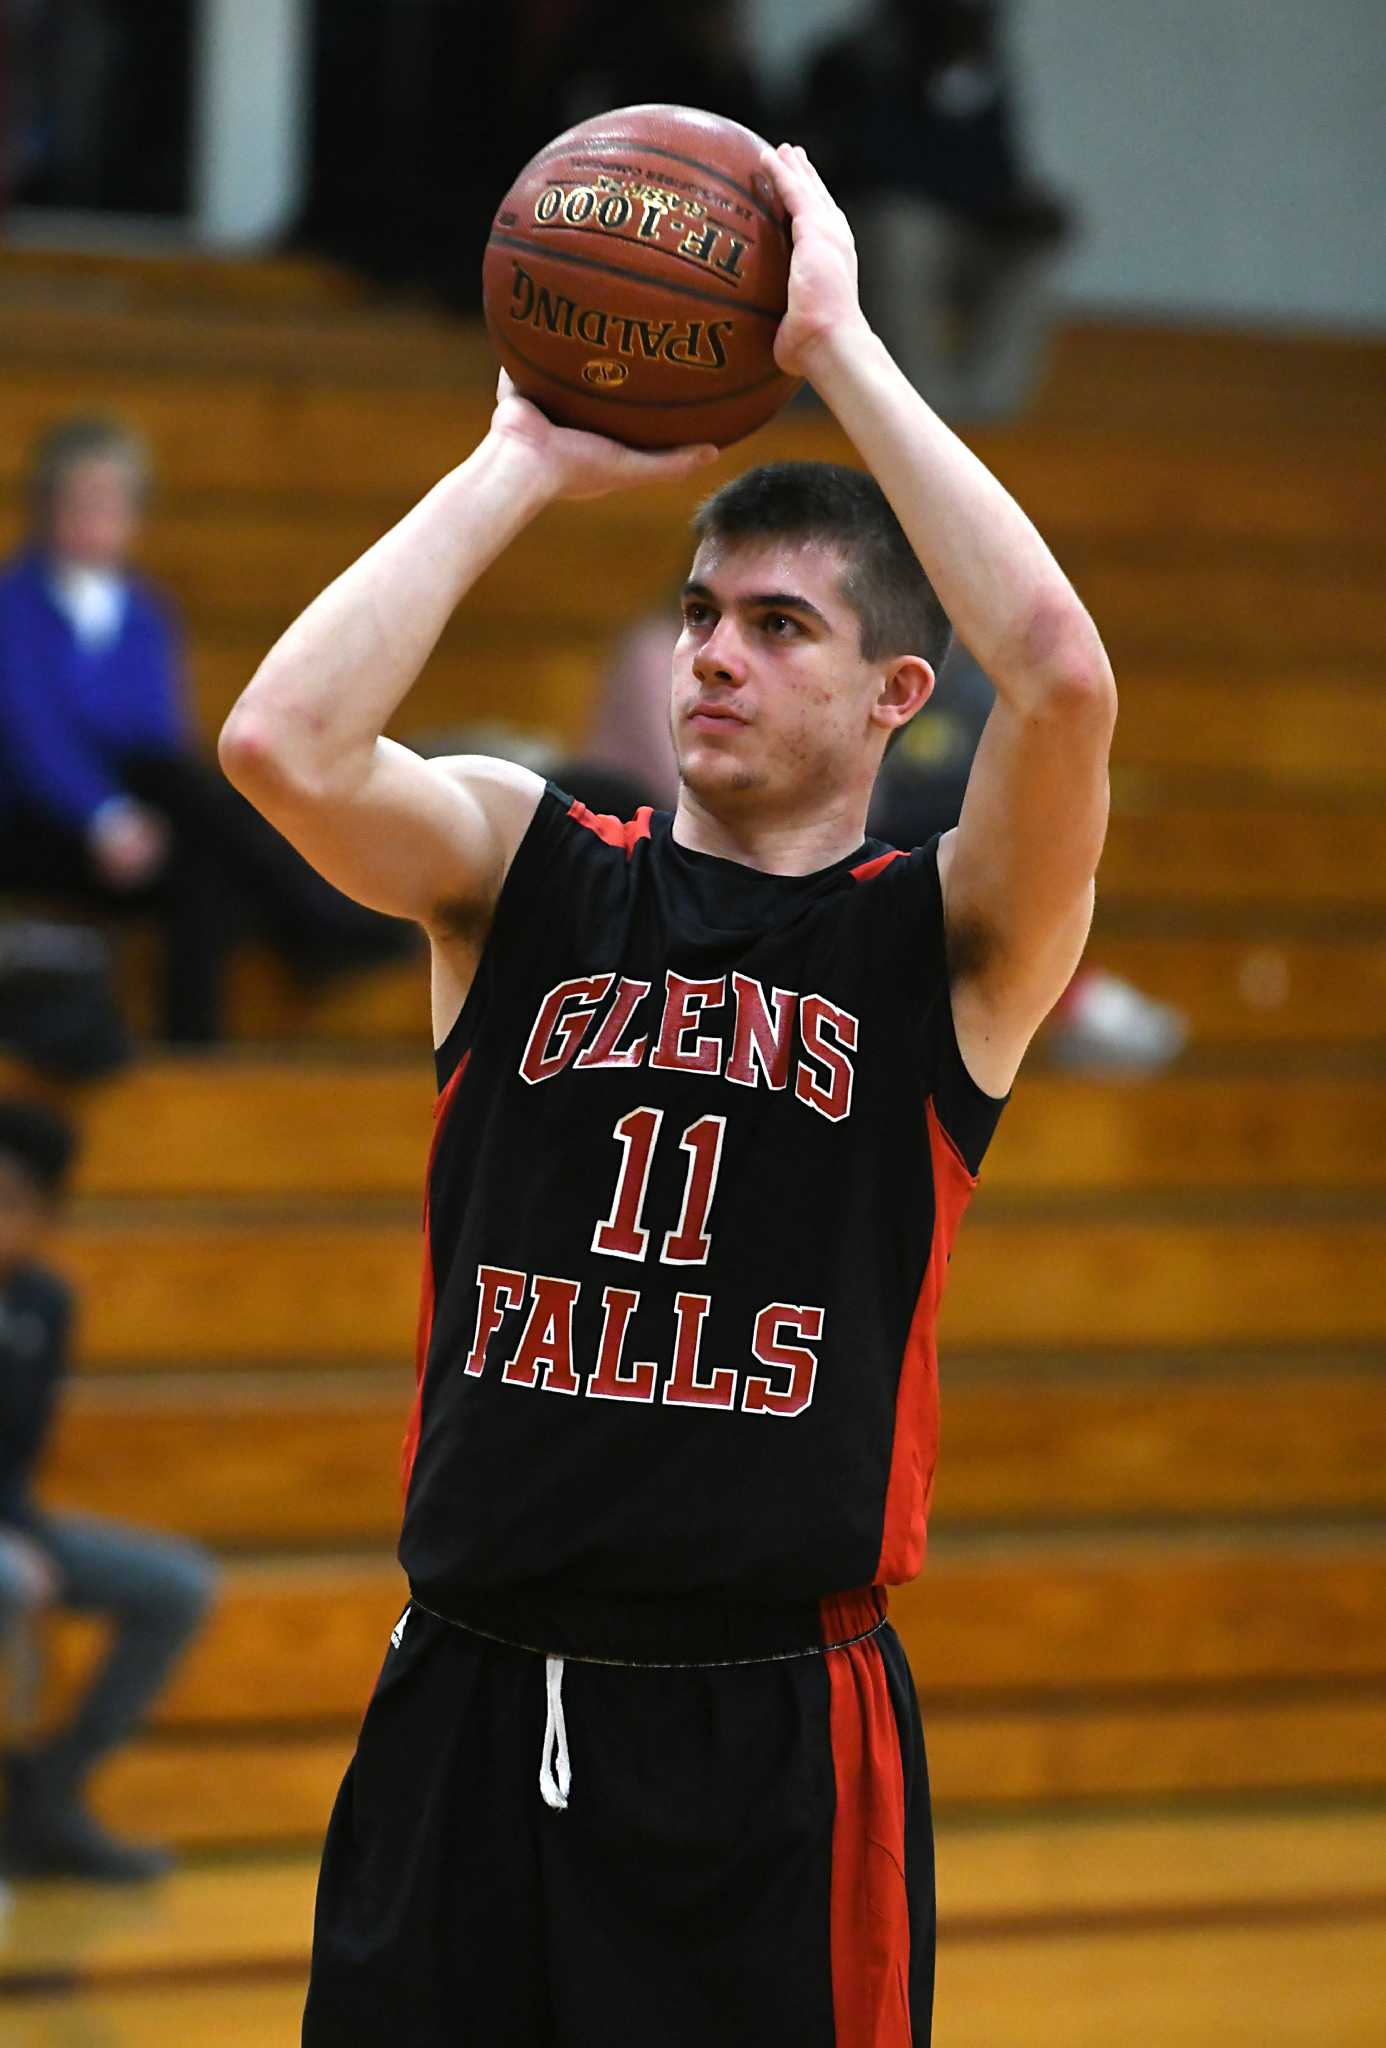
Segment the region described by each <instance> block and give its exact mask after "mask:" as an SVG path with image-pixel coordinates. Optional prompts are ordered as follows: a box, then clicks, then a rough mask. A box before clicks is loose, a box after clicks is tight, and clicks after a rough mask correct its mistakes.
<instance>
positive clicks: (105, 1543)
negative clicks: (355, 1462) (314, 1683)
mask: <svg viewBox="0 0 1386 2048" xmlns="http://www.w3.org/2000/svg"><path fill="white" fill-rule="evenodd" d="M74 1150H75V1138H74V1136H73V1133H72V1131H71V1129H70V1127H69V1126H68V1125H67V1123H66V1122H65V1121H64V1120H63V1119H62V1118H61V1117H59V1116H58V1115H57V1114H56V1113H55V1112H54V1111H52V1110H50V1109H47V1108H45V1107H43V1106H42V1105H41V1104H39V1103H33V1102H26V1101H13V1100H4V1101H0V1660H2V1661H7V1662H8V1663H9V1665H10V1667H11V1672H12V1670H13V1665H14V1662H15V1660H16V1658H17V1657H22V1656H23V1654H24V1651H25V1649H26V1647H27V1640H26V1639H27V1636H28V1633H29V1631H31V1630H32V1628H33V1627H34V1625H35V1622H36V1621H37V1618H38V1616H39V1615H40V1614H41V1613H42V1611H43V1610H44V1609H46V1608H48V1607H50V1606H58V1607H67V1608H72V1609H75V1610H77V1611H78V1612H81V1613H85V1614H97V1615H100V1616H101V1617H102V1618H103V1619H108V1620H109V1621H110V1622H111V1623H112V1624H113V1628H114V1634H113V1637H112V1642H111V1647H110V1652H109V1654H108V1655H107V1657H106V1658H105V1659H104V1660H103V1662H102V1664H101V1665H100V1667H99V1669H98V1671H97V1673H96V1676H95V1678H94V1679H93V1681H92V1683H91V1685H90V1686H89V1687H88V1689H87V1691H86V1693H85V1695H84V1697H83V1698H82V1699H81V1700H80V1701H79V1702H78V1703H77V1707H76V1710H75V1711H74V1713H73V1714H72V1716H71V1717H70V1719H69V1721H68V1722H67V1724H66V1726H64V1727H62V1728H60V1729H57V1730H55V1731H53V1733H51V1734H50V1736H49V1737H48V1739H47V1740H46V1741H44V1742H43V1743H41V1744H38V1745H37V1746H32V1747H30V1748H28V1749H23V1750H14V1751H11V1752H10V1753H9V1754H8V1755H7V1756H6V1757H5V1801H4V1816H3V1820H0V1869H3V1870H5V1871H6V1872H7V1873H8V1874H9V1875H12V1876H33V1877H85V1878H95V1879H102V1880H105V1881H107V1882H115V1883H129V1882H132V1881H138V1880H140V1879H143V1878H151V1877H157V1876H158V1875H159V1874H160V1873H161V1872H162V1871H164V1870H166V1869H167V1868H168V1865H169V1861H170V1859H169V1857H168V1855H167V1853H166V1852H165V1851H164V1850H163V1849H161V1848H158V1847H155V1846H151V1845H148V1844H144V1843H139V1842H128V1841H122V1840H120V1839H119V1838H118V1837H116V1836H114V1835H112V1834H111V1833H110V1832H109V1831H108V1830H107V1829H106V1828H104V1827H103V1826H102V1825H101V1823H100V1822H99V1821H98V1820H97V1819H96V1817H95V1816H94V1815H93V1814H92V1813H90V1812H89V1811H88V1809H87V1805H86V1799H85V1791H86V1781H87V1779H88V1777H89V1775H90V1774H91V1772H92V1770H93V1769H94V1768H95V1766H96V1765H97V1764H98V1763H100V1762H101V1761H103V1760H104V1759H105V1758H106V1757H107V1756H109V1755H110V1754H111V1753H112V1752H113V1751H114V1750H116V1749H118V1748H119V1747H120V1746H121V1745H122V1744H123V1743H125V1742H126V1741H128V1740H129V1738H130V1736H131V1735H132V1734H133V1732H134V1731H135V1729H136V1728H137V1727H138V1725H139V1723H140V1722H141V1721H142V1720H143V1718H144V1716H145V1714H146V1712H147V1711H148V1709H149V1707H150V1706H151V1705H152V1704H153V1702H154V1700H156V1699H157V1698H158V1696H159V1694H160V1692H162V1690H163V1688H164V1686H165V1684H166V1683H167V1681H168V1676H169V1673H170V1671H171V1670H172V1668H173V1666H174V1664H175V1663H176V1662H177V1660H178V1658H179V1657H180V1656H181V1655H182V1654H183V1652H184V1650H185V1649H186V1648H187V1647H188V1644H189V1643H190V1642H191V1640H192V1638H193V1636H194V1635H195V1634H196V1632H197V1630H198V1628H199V1627H200V1626H201V1623H202V1619H203V1616H204V1615H205V1613H206V1611H207V1606H208V1603H209V1601H210V1599H211V1595H212V1589H213V1586H214V1583H215V1570H214V1567H213V1565H212V1561H211V1559H210V1558H209V1557H207V1556H206V1554H205V1553H204V1552H203V1551H201V1550H198V1549H196V1548H195V1547H194V1546H193V1545H192V1544H189V1543H180V1542H177V1541H176V1540H174V1539H173V1538H172V1537H168V1536H156V1535H152V1534H149V1533H146V1532H145V1531H144V1530H140V1529H130V1528H126V1527H125V1526H124V1524H122V1523H117V1522H108V1521H104V1520H100V1519H98V1518H97V1517H96V1516H94V1515H75V1514H55V1513H53V1512H51V1511H49V1510H46V1509H44V1508H42V1507H40V1506H39V1505H38V1504H37V1503H36V1502H35V1500H34V1494H33V1482H34V1473H35V1470H36V1468H37V1466H38V1463H39V1460H40V1458H41V1456H42V1453H43V1449H44V1445H45V1443H46V1441H47V1438H48V1434H49V1431H50V1428H51V1426H52V1423H53V1420H54V1417H55V1415H56V1412H57V1406H58V1399H59V1395H60V1393H61V1388H62V1380H63V1375H64V1372H65V1370H66V1367H67V1351H68V1337H69V1332H70V1329H71V1324H72V1313H73V1304H72V1297H71V1294H70V1293H69V1290H68V1288H67V1287H66V1285H65V1284H64V1282H63V1281H62V1280H60V1279H59V1278H58V1276H57V1274H56V1273H53V1272H51V1271H50V1270H49V1269H48V1268H47V1267H46V1266H45V1265H44V1264H43V1263H42V1258H41V1252H42V1244H43V1239H44V1237H45V1236H46V1235H47V1233H48V1231H49V1230H50V1229H51V1227H52V1225H53V1222H54V1220H55V1217H56V1214H57V1210H58V1205H59V1203H60V1201H61V1198H62V1194H63V1190H64V1187H65V1185H66V1181H67V1176H68V1171H69V1168H70V1166H71V1162H72V1156H73V1152H74ZM4 1677H5V1673H3V1672H0V1696H3V1689H4V1688H3V1683H2V1681H3V1679H4ZM13 1732H14V1731H13V1730H7V1731H6V1733H7V1735H11V1736H12V1734H13Z"/></svg>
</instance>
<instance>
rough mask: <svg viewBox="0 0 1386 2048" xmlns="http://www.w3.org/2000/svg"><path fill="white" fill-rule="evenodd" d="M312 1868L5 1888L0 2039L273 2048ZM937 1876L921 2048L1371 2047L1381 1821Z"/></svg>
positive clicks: (997, 1845) (1381, 2023)
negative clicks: (936, 1924)
mask: <svg viewBox="0 0 1386 2048" xmlns="http://www.w3.org/2000/svg"><path fill="white" fill-rule="evenodd" d="M314 1869H315V1866H314V1862H313V1859H312V1858H311V1857H303V1856H295V1857H285V1858H283V1859H280V1860H276V1861H270V1860H265V1859H257V1860H254V1861H249V1860H247V1861H239V1860H221V1861H218V1862H206V1863H202V1864H200V1865H198V1864H194V1865H191V1866H190V1867H188V1868H187V1869H186V1870H184V1871H183V1872H182V1873H181V1874H180V1875H179V1876H177V1877H176V1878H174V1879H172V1880H170V1881H169V1882H168V1883H167V1884H165V1885H163V1886H160V1887H158V1888H156V1889H155V1890H153V1891H151V1892H149V1893H145V1894H136V1895H131V1896H124V1897H121V1896H112V1895H111V1894H108V1893H107V1894H103V1893H98V1892H90V1891H83V1890H82V1889H81V1888H80V1887H76V1886H62V1885H34V1886H28V1887H25V1888H23V1889H22V1891H21V1892H20V1895H19V1897H18V1899H17V1900H16V1903H15V1907H14V1910H13V1913H12V1915H11V1918H10V1921H9V1924H8V1926H7V1928H6V1929H5V1931H4V1936H3V1947H2V1948H0V2040H2V2041H3V2042H4V2043H5V2048H203V2044H206V2048H214V2044H215V2048H284V2044H292V2043H293V2042H295V2041H296V2040H297V2026H298V2017H299V2012H300V2009H301V2005H302V1986H303V1974H304V1964H305V1957H306V1953H307V1938H308V1928H309V1923H310V1919H311V1912H312V1896H313V1879H314ZM939 1870H940V1886H941V1891H942V1896H943V1901H944V1905H943V1935H942V1940H941V1948H940V1962H939V1992H938V2011H937V2021H936V2025H935V2030H934V2043H935V2048H1156V2044H1169V2048H1174V2044H1177V2048H1281V2044H1289V2043H1294V2044H1296V2048H1381V2043H1382V2042H1383V2040H1386V1807H1383V1809H1382V1810H1381V1811H1379V1812H1373V1811H1371V1810H1365V1811H1364V1810H1363V1809H1362V1808H1360V1807H1359V1808H1357V1809H1355V1810H1354V1811H1353V1812H1351V1813H1346V1812H1341V1811H1338V1812H1335V1811H1333V1810H1331V1809H1318V1810H1306V1811H1304V1812H1303V1813H1300V1814H1297V1815H1294V1816H1292V1817H1286V1816H1285V1814H1284V1813H1283V1811H1282V1812H1280V1813H1277V1814H1276V1815H1275V1816H1266V1815H1257V1814H1255V1813H1249V1814H1247V1815H1245V1816H1243V1817H1240V1818H1239V1817H1236V1816H1234V1815H1232V1814H1229V1813H1228V1812H1226V1811H1223V1812H1220V1813H1218V1814H1210V1815H1184V1816H1181V1817H1170V1816H1163V1817H1160V1818H1148V1819H1135V1818H1131V1819H1124V1820H1112V1819H1103V1820H1100V1821H1084V1820H1075V1819H1066V1820H1051V1821H1045V1820H1030V1821H1026V1822H1024V1823H1016V1822H1006V1823H1000V1824H998V1823H994V1822H988V1823H979V1824H977V1825H964V1824H959V1823H953V1824H950V1825H948V1826H946V1827H943V1828H941V1829H940V1831H939ZM20 1957H22V1958H23V1962H22V1965H21V1963H20V1960H19V1958H20ZM612 2048H625V2044H624V2043H623V2042H621V2041H619V2040H618V2039H617V2037H615V2036H613V2042H612ZM648 2048H657V2044H656V2043H653V2042H651V2043H649V2044H648ZM710 2048H711V2044H710ZM767 2048H777V2044H767Z"/></svg>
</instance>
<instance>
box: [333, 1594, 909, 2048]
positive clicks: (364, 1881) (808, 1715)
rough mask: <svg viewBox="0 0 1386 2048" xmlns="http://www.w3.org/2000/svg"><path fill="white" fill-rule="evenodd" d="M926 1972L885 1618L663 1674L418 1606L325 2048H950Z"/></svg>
mask: <svg viewBox="0 0 1386 2048" xmlns="http://www.w3.org/2000/svg"><path fill="white" fill-rule="evenodd" d="M933 1965H934V1872H933V1840H932V1831H931V1827H930V1819H929V1792H928V1781H927V1776H926V1771H925V1762H924V1744H923V1736H922V1732H921V1728H920V1722H919V1713H918V1708H917V1705H916V1702H915V1695H914V1687H913V1684H912V1683H911V1680H910V1674H909V1669H908V1666H907V1665H906V1662H905V1657H904V1653H903V1651H902V1650H901V1648H900V1644H899V1641H898V1639H897V1638H896V1636H895V1634H894V1631H893V1630H892V1629H891V1628H890V1627H889V1625H888V1624H884V1623H881V1624H879V1625H877V1626H875V1627H874V1628H873V1629H872V1631H871V1632H870V1633H869V1634H866V1635H864V1636H862V1637H860V1638H859V1639H857V1640H855V1641H850V1642H845V1643H844V1644H843V1646H842V1647H837V1648H829V1649H823V1650H821V1651H818V1652H817V1653H814V1654H801V1655H796V1656H787V1657H782V1658H777V1659H774V1660H767V1661H759V1662H746V1663H734V1664H727V1665H721V1666H703V1665H699V1666H697V1667H696V1668H688V1667H681V1668H668V1667H664V1666H656V1665H637V1666H628V1665H616V1664H604V1663H593V1662H585V1661H581V1660H578V1659H575V1658H572V1657H569V1658H567V1659H563V1660H561V1659H559V1658H557V1657H555V1656H552V1655H550V1656H546V1655H545V1654H543V1653H542V1651H534V1650H528V1649H520V1648H516V1647H512V1646H510V1645H508V1644H506V1643H502V1642H497V1641H494V1640H492V1639H490V1638H488V1637H486V1636H483V1635H479V1634H477V1633H474V1632H472V1631H471V1630H469V1629H464V1628H461V1627H458V1626H456V1625H455V1623H453V1622H449V1621H443V1620H441V1619H439V1618H438V1617H436V1616H435V1615H433V1614H432V1613H430V1612H428V1611H426V1610H425V1609H423V1608H421V1607H419V1606H417V1605H415V1606H411V1607H410V1608H409V1609H408V1610H407V1613H406V1616H405V1619H404V1622H403V1624H402V1625H401V1627H400V1628H397V1629H396V1631H395V1638H394V1639H392V1646H391V1648H390V1649H389V1651H388V1652H387V1654H386V1658H385V1663H384V1667H383V1669H382V1671H381V1674H380V1678H379V1681H378V1683H377V1685H376V1689H375V1693H374V1695H373V1697H372V1700H371V1703H370V1707H369V1709H368V1711H367V1714H366V1718H365V1722H364V1725H363V1727H362V1730H361V1734H360V1739H359V1742H358V1744H357V1749H356V1754H355V1756H354V1758H353V1760H352V1763H351V1765H350V1767H349V1769H348V1771H347V1775H346V1778H345V1780H344V1781H343V1784H342V1788H341V1791H340V1793H339V1794H338V1797H337V1802H336V1805H335V1807H334V1810H333V1814H332V1819H331V1823H330V1825H329V1828H328V1833H327V1842H326V1846H325V1849H324V1854H323V1863H322V1872H321V1877H320V1880H319V1885H318V1902H317V1916H316V1923H315V1928H314V1939H313V1965H312V1976H311V1982H310V1985H309V1992H308V2003H307V2010H306V2013H305V2015H304V2025H303V2041H304V2044H305V2048H625V2044H638V2048H781V2044H790V2043H792V2044H794V2048H907V2044H913V2048H927V2044H928V2042H929V2038H930V2022H931V2010H932V2003H933Z"/></svg>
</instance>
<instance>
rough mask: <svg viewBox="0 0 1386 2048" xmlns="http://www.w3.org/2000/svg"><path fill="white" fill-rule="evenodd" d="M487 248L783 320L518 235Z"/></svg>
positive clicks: (776, 313) (766, 309) (496, 238)
mask: <svg viewBox="0 0 1386 2048" xmlns="http://www.w3.org/2000/svg"><path fill="white" fill-rule="evenodd" d="M490 246H491V247H492V248H493V249H525V250H533V251H534V252H536V253H537V254H538V255H541V256H549V257H551V258H552V259H553V261H554V262H555V263H571V264H572V265H573V266H574V267H575V268H576V269H579V270H595V271H599V272H600V273H601V274H602V275H603V276H604V277H623V278H624V279H625V280H626V282H627V283H628V284H640V285H644V287H645V289H646V291H659V292H674V293H676V294H677V295H678V297H679V298H683V299H696V300H697V302H698V304H699V305H700V306H717V307H720V309H721V310H722V312H724V313H753V314H754V315H755V316H756V318H757V319H758V320H774V321H776V322H778V321H780V320H783V318H784V308H783V307H782V306H752V305H748V304H746V303H745V302H744V301H743V300H741V299H724V298H719V297H717V295H716V294H715V293H713V292H700V291H697V290H696V289H695V288H694V287H693V286H692V285H691V284H680V283H679V282H678V280H677V279H676V278H653V277H651V276H650V275H649V273H648V272H647V271H642V270H627V269H625V268H624V266H623V265H621V264H619V263H599V262H598V261H597V259H596V257H595V256H579V255H578V254H577V253H576V251H575V250H572V249H555V248H553V247H552V246H551V244H549V243H548V242H527V241H524V240H523V239H522V238H521V237H520V236H519V235H498V234H494V233H493V234H492V236H491V242H490ZM631 317H632V318H633V317H634V316H633V315H632V316H631Z"/></svg>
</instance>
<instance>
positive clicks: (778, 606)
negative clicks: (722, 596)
mask: <svg viewBox="0 0 1386 2048" xmlns="http://www.w3.org/2000/svg"><path fill="white" fill-rule="evenodd" d="M682 596H683V597H684V598H685V599H687V598H690V597H702V598H707V599H708V600H709V601H710V602H711V603H713V604H716V603H718V601H719V600H718V598H717V595H716V592H715V591H713V590H710V589H709V588H708V586H707V584H706V583H699V582H697V581H696V580H694V579H693V578H690V579H689V581H688V582H687V583H685V584H684V586H683V591H682ZM737 604H738V605H739V607H740V608H741V610H742V611H769V612H803V613H804V614H805V615H806V617H808V618H810V619H817V621H818V623H819V625H820V626H825V627H826V628H827V630H828V631H829V632H831V631H832V622H831V620H830V619H827V618H825V617H824V615H823V613H822V612H820V611H819V609H818V607H817V605H816V604H810V603H809V601H808V599H807V598H806V597H800V596H799V594H798V592H797V591H795V590H757V591H753V592H752V593H751V595H750V596H749V597H742V598H738V599H737Z"/></svg>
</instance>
